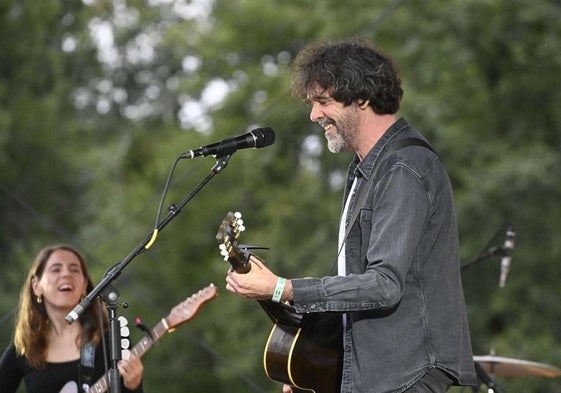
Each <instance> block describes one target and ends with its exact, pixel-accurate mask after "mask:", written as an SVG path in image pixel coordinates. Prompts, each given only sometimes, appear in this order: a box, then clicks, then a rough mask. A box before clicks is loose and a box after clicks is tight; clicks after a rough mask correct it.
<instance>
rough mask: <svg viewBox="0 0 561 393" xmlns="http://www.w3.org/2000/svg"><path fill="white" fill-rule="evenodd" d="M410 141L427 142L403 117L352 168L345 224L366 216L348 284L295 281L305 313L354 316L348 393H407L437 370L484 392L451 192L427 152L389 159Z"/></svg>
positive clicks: (356, 231)
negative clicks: (353, 189) (400, 142)
mask: <svg viewBox="0 0 561 393" xmlns="http://www.w3.org/2000/svg"><path fill="white" fill-rule="evenodd" d="M405 138H419V139H423V140H424V138H423V137H422V136H421V134H419V133H418V132H417V131H416V130H414V129H413V128H412V127H410V126H409V124H408V123H407V122H406V121H405V119H403V118H401V119H399V120H398V121H397V122H396V123H394V124H393V125H392V126H391V127H390V128H389V129H388V130H387V131H386V133H385V134H384V135H383V136H382V138H381V139H380V140H379V141H378V142H377V143H376V145H375V146H374V147H373V148H372V150H371V151H370V152H369V153H368V155H367V156H366V157H365V158H364V159H363V160H362V161H359V160H358V159H357V158H355V160H354V161H353V162H352V163H351V166H350V167H349V171H348V176H347V188H346V191H345V197H346V196H347V193H348V192H349V190H350V188H351V183H352V181H353V180H354V178H355V177H357V181H358V183H357V190H356V192H355V195H354V196H351V198H352V199H351V202H350V205H349V213H348V214H347V216H346V218H345V219H346V220H349V219H350V218H351V217H353V215H354V214H353V212H354V210H355V208H358V209H360V214H358V218H357V220H356V221H355V222H352V223H349V222H346V225H347V226H348V225H352V227H351V230H350V233H349V236H348V238H347V241H346V245H345V265H346V275H345V276H330V277H324V278H306V279H295V280H292V285H293V291H294V307H295V309H296V310H297V311H298V312H325V311H330V312H333V311H335V312H343V313H346V315H347V317H346V321H347V322H346V330H345V341H344V342H345V344H344V362H343V376H342V386H341V392H343V393H350V392H353V393H358V392H361V393H363V392H364V393H366V392H376V393H384V392H401V391H404V390H406V389H407V388H408V387H410V386H411V385H413V384H414V383H415V382H417V381H418V380H419V379H421V378H422V377H423V376H424V375H425V373H426V372H427V371H428V370H429V369H432V368H438V369H441V370H443V371H445V372H447V373H448V374H449V375H450V376H451V377H452V378H453V379H454V382H455V384H460V385H475V384H476V377H475V370H474V363H473V356H472V350H471V341H470V335H469V327H468V321H467V313H466V307H465V302H464V294H463V289H462V282H461V277H460V263H459V244H458V232H457V225H456V217H455V210H454V203H453V192H452V187H451V184H450V181H449V178H448V175H447V173H446V170H445V168H444V166H443V164H442V162H441V160H440V159H439V158H438V156H437V155H436V154H435V153H434V152H433V151H431V150H429V149H427V148H424V147H420V146H410V147H406V148H403V149H399V150H397V151H395V152H393V153H390V154H388V155H387V156H385V155H384V150H385V149H387V148H388V146H389V145H390V144H391V143H393V142H394V141H397V140H401V139H405ZM378 160H380V162H379V168H378V170H377V173H376V176H375V178H371V177H372V176H373V173H372V171H373V167H374V165H375V164H378V163H377V161H378ZM369 181H373V182H374V183H373V186H372V187H371V188H370V189H369V191H368V192H369V194H368V196H367V197H366V199H363V197H362V196H361V195H362V194H363V193H364V192H365V190H367V189H368V187H366V184H367V182H369ZM357 201H365V203H364V205H363V206H358V207H357V206H356V205H355V204H356V203H357Z"/></svg>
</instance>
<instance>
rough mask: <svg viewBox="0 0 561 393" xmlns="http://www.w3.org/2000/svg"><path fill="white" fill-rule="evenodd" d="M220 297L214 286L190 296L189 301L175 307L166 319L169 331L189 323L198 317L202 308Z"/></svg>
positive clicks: (186, 300) (211, 285)
mask: <svg viewBox="0 0 561 393" xmlns="http://www.w3.org/2000/svg"><path fill="white" fill-rule="evenodd" d="M217 296H218V288H217V287H216V285H214V284H210V285H209V286H207V287H205V288H203V289H201V290H200V291H198V292H197V293H195V294H193V295H191V296H189V297H188V298H187V299H185V300H184V301H182V302H181V303H179V304H178V305H177V306H175V307H174V308H173V309H172V310H171V312H170V313H169V315H168V316H167V317H166V318H165V320H166V323H167V325H168V331H169V330H173V329H175V328H176V327H178V326H179V325H181V324H183V323H185V322H187V321H188V320H190V319H192V318H194V317H195V315H197V313H198V312H199V310H200V308H201V307H202V305H203V304H205V303H206V302H208V301H210V300H212V299H214V298H215V297H217Z"/></svg>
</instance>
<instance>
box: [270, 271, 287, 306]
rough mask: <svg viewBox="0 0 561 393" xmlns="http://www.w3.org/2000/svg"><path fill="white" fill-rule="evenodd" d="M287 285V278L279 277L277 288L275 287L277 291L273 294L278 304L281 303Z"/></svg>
mask: <svg viewBox="0 0 561 393" xmlns="http://www.w3.org/2000/svg"><path fill="white" fill-rule="evenodd" d="M285 283H286V278H282V277H279V278H278V279H277V286H276V287H275V291H274V292H273V302H275V303H278V302H280V301H281V297H282V293H283V291H284V284H285Z"/></svg>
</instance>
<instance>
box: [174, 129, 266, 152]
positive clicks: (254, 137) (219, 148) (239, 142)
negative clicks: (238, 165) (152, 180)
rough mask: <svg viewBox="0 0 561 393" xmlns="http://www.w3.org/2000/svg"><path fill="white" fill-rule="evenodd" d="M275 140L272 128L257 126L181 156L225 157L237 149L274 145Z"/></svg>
mask: <svg viewBox="0 0 561 393" xmlns="http://www.w3.org/2000/svg"><path fill="white" fill-rule="evenodd" d="M273 142H275V132H274V131H273V129H272V128H269V127H265V128H256V129H255V130H253V131H250V132H248V133H247V134H244V135H240V136H236V137H234V138H228V139H224V140H222V141H220V142H216V143H211V144H210V145H206V146H201V147H199V148H198V149H195V150H189V151H188V152H186V153H183V154H181V155H180V156H179V157H180V158H189V159H191V158H195V157H200V156H203V157H206V156H214V155H215V156H217V157H224V156H227V155H229V154H232V153H235V152H236V151H237V150H241V149H247V148H250V147H255V148H257V149H259V148H261V147H265V146H269V145H272V144H273Z"/></svg>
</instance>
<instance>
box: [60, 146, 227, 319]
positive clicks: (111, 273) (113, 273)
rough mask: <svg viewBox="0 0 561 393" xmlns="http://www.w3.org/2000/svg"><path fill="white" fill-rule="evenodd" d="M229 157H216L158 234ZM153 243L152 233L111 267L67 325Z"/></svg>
mask: <svg viewBox="0 0 561 393" xmlns="http://www.w3.org/2000/svg"><path fill="white" fill-rule="evenodd" d="M230 157H231V154H230V155H225V156H222V157H217V159H216V164H215V165H214V166H213V168H212V170H211V172H210V173H209V174H208V175H207V176H206V177H205V178H204V179H203V180H202V181H201V183H199V184H198V185H197V187H195V189H194V190H193V191H191V192H190V193H189V195H187V196H186V197H185V198H184V199H183V200H182V201H181V202H180V203H179V204H178V205H173V206H172V208H170V209H169V212H168V215H167V216H166V217H165V218H164V219H163V220H162V221H161V222H160V223H159V224H158V225H157V228H156V229H157V230H158V232H160V231H161V230H163V229H164V228H165V227H166V226H167V225H168V224H169V223H170V222H171V220H173V219H174V218H175V217H176V216H177V215H178V214H179V213H181V209H183V207H185V205H187V203H189V201H190V200H191V199H193V198H194V197H195V195H197V194H198V193H199V191H200V190H201V189H202V188H203V187H204V186H205V185H206V184H207V183H208V182H209V181H210V180H211V179H212V178H213V177H214V176H215V175H217V174H219V173H221V172H222V171H223V170H224V168H226V167H227V166H228V162H229V160H230ZM152 243H153V233H150V234H148V235H147V236H146V237H145V238H144V240H142V242H140V243H139V244H138V245H137V246H136V247H135V249H134V250H133V251H131V252H130V253H129V255H127V256H126V257H125V258H124V259H123V260H121V262H118V263H117V264H115V265H114V266H113V267H111V268H110V269H109V270H108V271H107V272H106V273H105V275H104V276H103V279H102V280H101V281H100V282H99V283H98V284H97V285H96V286H95V287H94V288H93V289H92V290H91V291H90V293H88V294H87V295H86V297H85V298H84V299H83V300H82V301H81V302H80V303H79V304H78V305H77V306H76V307H74V309H73V310H72V311H70V312H69V313H68V315H66V317H65V318H64V319H65V321H66V322H67V323H68V324H71V323H73V322H74V321H76V320H77V319H78V318H80V316H81V315H82V314H83V312H84V311H85V310H86V308H88V307H89V306H90V304H91V303H92V302H93V301H94V300H95V299H96V298H97V297H98V296H99V294H100V293H101V292H103V291H104V290H105V288H106V287H107V286H108V285H109V284H111V283H112V282H113V281H114V280H115V279H116V278H117V277H119V276H120V275H121V273H122V271H123V269H124V268H125V267H126V266H127V265H128V264H129V263H130V262H131V261H132V260H133V259H134V258H135V257H136V256H137V255H139V254H141V253H143V252H144V251H146V250H147V249H148V248H150V245H151V244H152Z"/></svg>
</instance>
